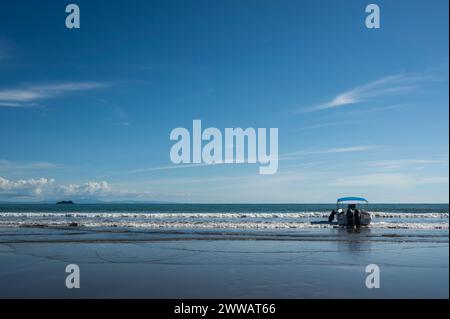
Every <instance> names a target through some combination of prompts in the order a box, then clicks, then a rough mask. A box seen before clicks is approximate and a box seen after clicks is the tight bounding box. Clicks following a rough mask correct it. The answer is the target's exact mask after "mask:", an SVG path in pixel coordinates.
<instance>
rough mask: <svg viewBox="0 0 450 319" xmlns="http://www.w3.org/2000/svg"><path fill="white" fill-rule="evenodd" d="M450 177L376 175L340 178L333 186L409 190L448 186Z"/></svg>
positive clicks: (398, 174)
mask: <svg viewBox="0 0 450 319" xmlns="http://www.w3.org/2000/svg"><path fill="white" fill-rule="evenodd" d="M448 183H449V178H448V176H415V175H411V174H403V173H374V174H365V175H358V176H346V177H342V178H338V179H337V180H335V181H334V182H332V184H333V185H334V186H338V187H362V188H364V187H380V188H383V189H384V188H392V187H394V188H408V187H414V186H419V185H427V184H447V186H448Z"/></svg>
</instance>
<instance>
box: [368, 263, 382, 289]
mask: <svg viewBox="0 0 450 319" xmlns="http://www.w3.org/2000/svg"><path fill="white" fill-rule="evenodd" d="M366 273H369V275H367V277H366V287H367V288H368V289H372V288H380V267H378V265H376V264H370V265H367V266H366Z"/></svg>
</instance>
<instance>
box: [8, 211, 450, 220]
mask: <svg viewBox="0 0 450 319" xmlns="http://www.w3.org/2000/svg"><path fill="white" fill-rule="evenodd" d="M329 214H330V213H329V212H298V213H128V212H125V213H111V212H70V213H66V212H55V213H53V212H2V213H0V218H2V217H4V218H7V217H16V218H88V219H94V218H105V219H106V218H108V219H114V218H139V219H164V218H165V219H170V218H188V219H189V218H201V219H232V218H260V219H273V218H279V219H285V218H289V219H291V218H292V219H293V218H328V216H329ZM372 214H373V215H374V217H375V218H401V219H403V218H405V219H407V218H426V219H448V218H449V214H448V213H397V212H372Z"/></svg>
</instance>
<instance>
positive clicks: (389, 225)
mask: <svg viewBox="0 0 450 319" xmlns="http://www.w3.org/2000/svg"><path fill="white" fill-rule="evenodd" d="M0 226H3V227H68V226H77V227H108V228H109V227H123V228H126V227H132V228H148V229H156V228H176V229H320V228H335V227H338V226H336V225H335V224H326V223H323V224H320V223H308V222H213V221H207V222H188V221H186V222H165V221H157V222H130V221H116V222H111V221H89V220H86V221H77V222H76V223H74V222H70V221H67V220H54V221H23V220H21V221H0ZM369 227H370V228H381V229H420V230H432V229H441V230H445V229H449V223H448V222H438V223H394V222H373V223H371V225H370V226H369Z"/></svg>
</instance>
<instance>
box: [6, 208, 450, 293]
mask: <svg viewBox="0 0 450 319" xmlns="http://www.w3.org/2000/svg"><path fill="white" fill-rule="evenodd" d="M333 207H334V206H333V205H67V206H65V205H1V206H0V287H1V288H2V289H0V297H1V298H17V297H29V298H49V297H50V298H51V297H55V298H106V297H111V298H116V297H117V298H130V297H137V298H448V287H449V286H448V283H449V278H448V258H449V245H448V243H449V230H448V205H373V206H372V207H371V211H372V212H374V215H375V219H374V221H373V223H372V225H371V226H370V227H368V228H361V229H345V228H341V227H337V226H336V225H333V224H331V225H330V224H328V223H327V222H326V220H327V217H328V214H329V211H330V210H331V209H332V208H333ZM71 223H76V225H77V226H69V225H70V224H71ZM71 263H75V264H77V265H79V266H80V271H81V288H80V289H71V290H70V289H67V288H66V287H65V278H66V276H67V274H66V273H65V267H66V266H67V265H68V264H71ZM369 264H377V265H378V266H379V267H380V271H381V287H380V288H379V289H368V288H367V287H366V286H365V279H366V276H367V275H368V274H367V273H366V272H365V267H366V266H367V265H369Z"/></svg>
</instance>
